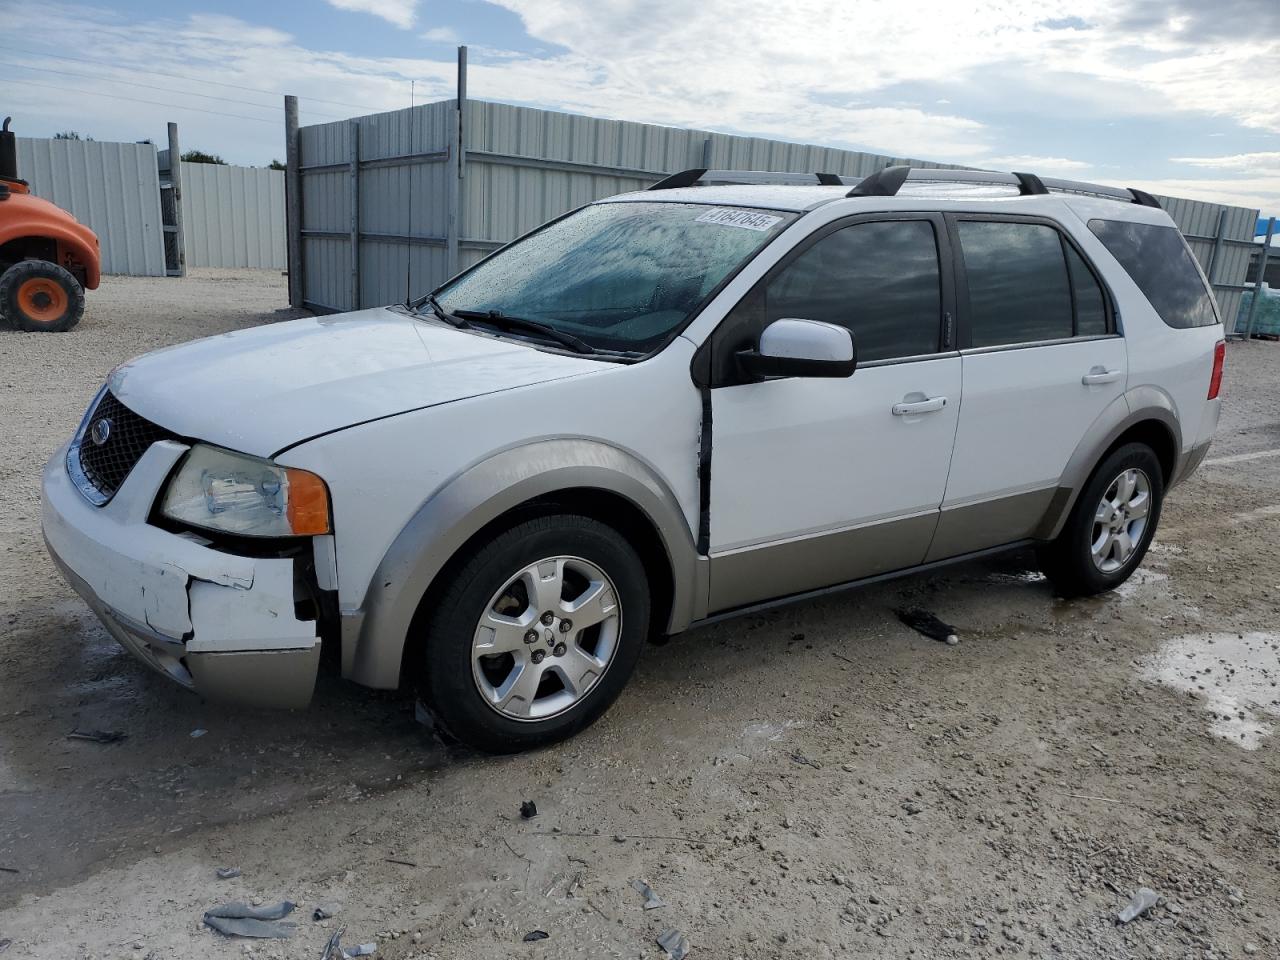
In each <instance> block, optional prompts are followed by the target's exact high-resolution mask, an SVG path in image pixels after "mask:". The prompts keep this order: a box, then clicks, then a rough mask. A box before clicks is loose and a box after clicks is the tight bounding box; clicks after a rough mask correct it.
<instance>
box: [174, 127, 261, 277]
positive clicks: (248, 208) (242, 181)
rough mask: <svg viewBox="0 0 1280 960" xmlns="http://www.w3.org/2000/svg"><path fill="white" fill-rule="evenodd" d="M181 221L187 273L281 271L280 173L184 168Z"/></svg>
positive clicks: (209, 165) (185, 165) (201, 165)
mask: <svg viewBox="0 0 1280 960" xmlns="http://www.w3.org/2000/svg"><path fill="white" fill-rule="evenodd" d="M165 152H167V151H165ZM182 221H183V235H184V237H185V239H186V250H187V265H188V266H190V267H257V268H267V269H274V270H280V269H283V268H284V265H285V252H284V242H285V233H284V171H282V170H267V169H260V168H256V167H233V166H229V165H222V164H213V163H186V162H183V164H182Z"/></svg>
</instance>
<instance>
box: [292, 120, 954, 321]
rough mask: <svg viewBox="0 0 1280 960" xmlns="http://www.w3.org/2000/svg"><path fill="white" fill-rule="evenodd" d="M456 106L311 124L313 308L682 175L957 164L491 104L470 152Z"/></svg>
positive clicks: (391, 293)
mask: <svg viewBox="0 0 1280 960" xmlns="http://www.w3.org/2000/svg"><path fill="white" fill-rule="evenodd" d="M456 103H457V102H456V101H453V100H447V101H441V102H439V103H428V104H424V105H422V106H419V107H413V108H410V109H405V110H396V111H392V112H390V113H379V114H372V115H370V116H366V117H358V118H355V119H352V120H341V121H336V122H333V123H324V124H317V125H315V126H309V127H303V128H301V129H300V130H299V132H298V152H299V158H300V159H299V171H300V175H301V181H302V188H301V201H300V209H301V216H300V218H299V219H300V220H301V224H300V226H301V238H300V245H299V246H300V251H301V258H300V259H301V263H300V264H299V265H298V268H299V269H300V270H301V272H302V275H303V279H302V283H301V285H300V287H301V293H302V297H301V299H302V301H303V302H304V303H305V304H306V305H308V306H310V307H312V308H314V309H316V310H322V311H333V310H349V309H353V308H354V307H357V306H365V307H367V306H377V305H380V304H385V303H392V302H395V301H400V300H404V298H405V296H406V291H409V292H410V293H411V295H413V296H416V295H419V294H421V293H424V292H426V291H427V290H430V289H432V288H433V287H435V286H437V285H438V284H440V283H442V282H443V281H444V280H446V279H448V278H449V277H450V276H451V275H452V274H454V273H456V272H457V271H458V270H459V269H462V268H464V267H467V266H470V265H471V264H472V263H474V262H475V261H476V260H478V259H480V258H481V257H483V256H484V255H485V254H487V253H489V252H490V251H491V250H494V249H496V248H497V247H499V246H501V245H502V244H504V243H506V242H507V241H509V240H512V239H514V238H515V237H518V236H519V235H520V234H522V233H525V232H527V231H529V230H532V229H533V228H534V227H536V226H538V225H539V224H541V223H545V222H546V221H547V220H550V219H551V218H552V217H555V216H559V215H560V214H562V213H564V212H565V211H566V210H571V209H573V208H574V207H577V206H581V205H582V204H584V203H589V202H590V201H592V200H595V199H598V198H599V197H607V196H610V195H612V194H615V193H624V192H626V191H629V190H640V189H643V188H644V187H646V186H648V185H649V184H651V183H653V182H654V181H656V180H658V179H661V178H662V177H664V176H666V175H667V174H668V173H670V172H672V171H674V170H682V169H686V168H689V167H697V166H714V167H716V168H720V169H738V170H792V171H800V172H804V171H812V170H823V171H828V172H831V173H837V174H843V175H847V176H855V177H856V176H865V175H866V174H868V173H871V172H872V171H873V170H878V169H880V168H881V167H883V166H885V164H887V163H911V164H912V165H914V166H920V167H941V166H945V165H944V164H938V163H933V162H930V161H926V160H914V159H905V158H897V157H886V156H881V155H879V154H871V153H858V152H856V151H852V150H836V149H832V148H829V147H819V146H808V145H805V144H798V143H786V142H783V141H779V140H764V139H760V138H756V137H737V136H730V135H728V134H722V133H711V132H709V131H704V130H684V129H677V128H674V127H659V126H654V125H652V124H643V123H631V122H628V121H622V120H600V119H596V118H593V117H582V116H575V115H573V114H566V113H557V112H554V111H550V110H537V109H533V108H530V107H516V106H511V105H508V104H502V103H488V102H484V101H479V100H467V101H465V105H466V116H465V118H464V120H465V122H464V124H463V130H464V131H465V133H464V140H465V144H466V147H465V149H462V150H460V149H458V146H457V139H458V138H457V129H458V124H457V122H456V121H457V112H456V110H457V107H456ZM459 161H461V163H462V167H463V169H462V176H461V177H459V176H458V168H457V166H456V165H457V164H458V162H459ZM353 212H354V213H355V215H354V216H353ZM455 223H456V224H458V228H451V224H455Z"/></svg>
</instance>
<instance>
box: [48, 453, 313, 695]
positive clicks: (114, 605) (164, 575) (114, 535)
mask: <svg viewBox="0 0 1280 960" xmlns="http://www.w3.org/2000/svg"><path fill="white" fill-rule="evenodd" d="M186 450H187V447H186V446H185V445H183V444H181V443H177V442H175V441H170V440H165V441H161V442H159V443H156V444H153V445H152V446H151V448H150V449H149V450H148V451H147V452H146V453H145V454H143V456H142V459H140V460H139V461H138V463H137V465H136V466H135V467H134V468H133V470H132V471H131V472H130V474H129V476H128V478H127V479H126V480H125V481H124V483H123V484H122V485H121V486H120V489H119V490H118V491H117V492H116V495H115V496H114V497H113V498H112V499H111V501H110V502H109V503H107V504H106V505H105V506H102V507H95V506H93V505H92V504H90V503H89V502H88V501H86V500H85V499H84V497H83V496H81V495H80V492H79V491H78V490H77V489H76V488H75V486H74V485H73V484H72V482H71V478H70V477H69V476H68V475H67V470H66V448H65V447H64V448H62V449H60V450H58V452H57V453H55V454H54V456H53V459H51V460H50V461H49V463H48V465H47V466H46V467H45V471H44V485H43V493H44V496H43V510H42V522H43V526H44V536H45V543H46V544H47V545H48V548H49V553H50V555H51V556H52V557H53V559H54V561H55V562H56V563H57V565H58V568H59V569H60V570H61V571H62V573H63V575H64V576H65V577H66V579H67V582H68V583H69V584H70V585H71V586H72V588H74V589H75V591H76V592H77V593H79V594H80V596H82V597H83V598H84V599H85V602H86V603H88V605H89V607H90V608H91V609H92V610H93V611H94V613H96V614H97V615H98V617H99V619H101V620H102V622H103V624H104V625H105V626H106V628H107V630H108V632H109V633H110V634H111V635H112V636H113V637H115V638H116V639H117V640H118V641H119V642H120V643H121V645H122V646H124V648H125V649H126V650H128V651H129V652H131V653H133V654H134V655H135V656H137V657H138V658H139V659H140V660H142V661H143V662H144V663H146V664H148V665H149V666H151V667H152V668H154V669H155V670H157V671H159V672H160V673H163V674H164V675H165V676H167V677H169V678H170V679H171V680H174V681H176V682H177V683H179V684H181V685H182V686H184V687H187V688H189V689H192V690H195V691H196V692H198V693H200V694H201V695H203V696H207V697H209V698H210V699H217V700H226V701H233V702H239V703H247V704H252V705H257V706H273V707H302V706H305V705H306V704H307V703H308V701H309V700H310V699H311V692H312V689H313V688H314V686H315V677H316V671H317V668H318V665H319V662H320V640H319V637H318V636H317V633H316V623H315V621H312V620H299V619H298V618H297V616H296V614H295V605H294V596H295V588H294V561H293V560H292V559H289V558H255V557H242V556H238V555H236V554H230V553H224V552H222V551H220V550H215V549H212V548H211V547H210V546H208V545H207V544H206V543H205V542H204V541H202V540H200V539H199V538H197V537H194V536H187V535H182V534H175V533H170V532H168V531H166V530H162V529H160V528H159V527H155V526H152V525H151V524H149V523H148V522H147V518H148V516H149V514H150V512H151V505H152V503H154V501H155V497H156V494H157V492H158V491H159V489H160V487H161V485H162V484H163V483H164V481H165V479H166V478H167V477H168V475H169V473H170V471H171V470H172V468H173V466H174V465H175V464H176V463H177V461H178V459H179V458H180V457H181V456H182V454H183V453H184V452H186Z"/></svg>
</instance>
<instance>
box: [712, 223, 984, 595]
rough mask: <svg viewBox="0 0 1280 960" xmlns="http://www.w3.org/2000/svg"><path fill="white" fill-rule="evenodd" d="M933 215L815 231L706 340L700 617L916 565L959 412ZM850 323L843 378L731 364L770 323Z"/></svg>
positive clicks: (956, 363)
mask: <svg viewBox="0 0 1280 960" xmlns="http://www.w3.org/2000/svg"><path fill="white" fill-rule="evenodd" d="M940 250H941V251H943V252H944V253H945V251H946V250H947V240H946V234H945V232H944V227H943V223H942V221H941V219H940V218H930V217H927V216H922V217H920V218H918V219H901V218H898V219H892V218H888V217H879V218H865V219H859V220H857V221H853V222H849V221H846V222H842V223H837V224H834V225H832V226H831V227H828V228H825V229H823V230H821V231H819V232H818V233H817V234H816V235H815V236H814V237H813V238H812V239H810V240H809V241H807V242H805V243H804V244H802V245H800V246H799V247H798V248H797V249H796V251H794V252H793V253H792V254H791V255H789V256H788V257H787V258H785V259H784V260H783V261H782V262H780V263H779V264H778V266H777V267H775V268H774V269H773V271H771V272H770V274H769V275H768V276H766V277H765V278H764V279H763V280H762V281H761V282H760V284H758V285H757V286H756V288H755V289H754V290H753V291H752V292H751V293H750V294H748V296H747V297H746V298H744V300H743V301H742V303H741V304H739V306H738V307H737V308H736V309H735V310H734V311H733V313H731V314H730V315H729V316H728V317H727V318H726V319H725V321H724V323H722V324H721V326H720V328H719V329H717V330H716V332H715V334H713V337H712V344H711V347H712V356H713V362H712V372H711V375H710V376H711V382H712V390H711V403H712V423H713V432H712V453H711V502H710V554H711V560H710V602H709V609H710V612H717V611H721V610H728V609H732V608H734V607H739V606H743V605H746V604H750V603H753V602H758V601H763V600H768V599H773V598H776V597H781V596H786V595H789V594H794V593H799V592H803V591H806V590H812V589H817V588H821V587H825V586H830V585H834V584H838V583H843V582H846V581H849V580H855V579H859V578H862V577H867V576H871V575H874V574H877V573H884V572H887V571H891V570H897V569H901V568H904V567H910V566H913V565H915V564H918V563H920V562H921V561H922V560H923V559H924V556H925V553H926V552H927V550H928V548H929V543H930V540H931V539H932V537H933V534H934V530H935V528H936V526H937V521H938V511H939V507H940V505H941V503H942V497H943V493H944V490H945V488H946V482H947V468H948V464H949V462H950V459H951V450H952V444H953V442H954V440H955V433H956V424H957V419H958V414H959V412H960V383H961V360H960V357H959V355H958V354H957V353H956V352H955V351H954V350H952V348H951V345H950V344H948V343H946V342H945V341H946V337H947V336H948V335H949V334H948V330H947V328H948V326H949V323H948V322H947V321H948V320H949V316H950V309H951V292H950V291H951V285H950V277H949V273H950V271H949V266H950V263H949V261H950V257H949V256H946V255H942V256H940ZM784 317H799V318H804V319H809V320H822V321H826V322H829V323H836V324H840V325H842V326H845V327H848V328H849V329H850V330H851V331H852V332H853V335H854V341H855V347H856V349H857V354H858V368H857V370H856V371H855V372H854V373H853V375H852V376H850V377H847V378H837V379H825V378H805V377H788V378H782V379H775V380H768V381H764V382H749V381H747V380H746V379H745V378H744V377H743V376H742V375H741V373H740V371H738V370H737V368H736V366H735V364H734V361H733V355H734V354H735V353H736V351H737V350H740V349H746V348H750V347H754V346H755V344H756V342H757V340H758V338H759V333H760V331H761V330H762V329H763V328H764V326H765V325H767V324H768V323H769V322H772V321H773V320H777V319H780V318H784Z"/></svg>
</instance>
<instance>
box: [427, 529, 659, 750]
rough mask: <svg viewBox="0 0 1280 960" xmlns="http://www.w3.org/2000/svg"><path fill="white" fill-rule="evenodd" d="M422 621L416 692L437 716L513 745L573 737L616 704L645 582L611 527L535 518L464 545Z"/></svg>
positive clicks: (463, 733)
mask: <svg viewBox="0 0 1280 960" xmlns="http://www.w3.org/2000/svg"><path fill="white" fill-rule="evenodd" d="M424 629H425V632H426V636H425V641H424V643H423V644H422V647H421V649H422V650H423V661H422V663H421V664H420V668H421V673H420V676H421V689H422V694H423V697H424V699H425V700H426V702H427V704H428V706H429V707H430V708H431V710H432V712H433V713H434V714H435V716H436V719H437V721H439V722H440V724H441V725H442V726H443V727H444V729H445V730H446V731H447V732H448V733H449V734H451V735H452V736H454V737H456V738H457V739H458V740H461V741H462V742H464V743H467V744H469V745H470V746H473V747H475V748H477V749H480V750H484V751H487V752H490V753H513V752H516V751H519V750H525V749H529V748H531V747H537V746H542V745H545V744H549V743H554V742H556V741H558V740H563V739H565V738H566V737H570V736H572V735H573V734H575V733H577V732H578V731H579V730H581V729H583V728H584V727H586V726H588V725H589V724H591V723H593V722H594V721H595V720H596V719H597V718H599V717H600V715H601V714H603V713H604V712H605V711H606V710H607V709H608V708H609V707H610V706H611V705H612V704H613V702H614V700H616V699H617V697H618V694H619V693H621V692H622V688H623V686H625V684H626V682H627V680H628V678H629V677H630V676H631V672H632V670H633V669H634V668H635V664H636V660H637V659H638V658H639V656H640V650H641V649H642V647H643V646H644V639H645V637H646V636H647V635H648V630H649V584H648V581H647V579H646V577H645V571H644V564H643V563H642V562H641V560H640V558H639V556H638V555H637V554H636V552H635V551H634V550H633V549H632V548H631V546H630V545H629V544H628V543H627V542H626V540H624V539H623V538H622V537H621V536H620V535H619V534H618V533H617V531H615V530H613V529H612V528H611V527H608V526H606V525H605V524H603V523H600V522H599V521H597V520H592V519H590V518H588V517H581V516H575V515H556V516H549V517H539V518H536V519H532V520H527V521H525V522H523V523H520V524H518V525H517V526H515V527H512V528H511V529H510V530H507V531H505V532H503V533H501V534H498V535H497V536H496V537H494V538H493V539H491V540H489V541H488V542H486V543H484V544H482V545H481V546H479V547H477V548H475V549H474V550H472V551H471V553H470V555H469V557H468V558H467V559H466V560H465V561H464V562H463V563H462V564H461V565H460V566H458V567H456V568H455V569H454V571H453V573H452V575H451V577H450V579H449V581H448V583H447V585H446V586H445V588H444V591H443V593H442V594H441V595H440V596H439V598H438V601H436V602H435V603H434V610H431V611H429V612H428V615H427V616H426V618H425V620H424Z"/></svg>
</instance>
